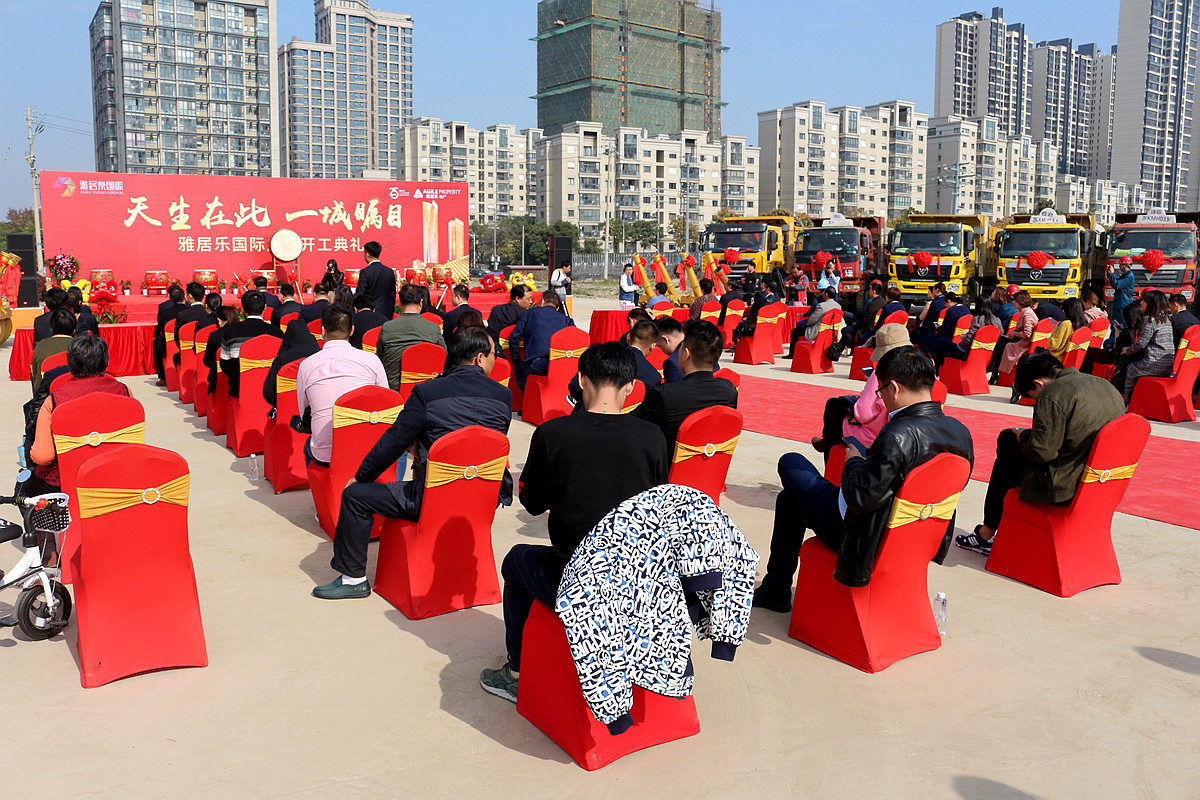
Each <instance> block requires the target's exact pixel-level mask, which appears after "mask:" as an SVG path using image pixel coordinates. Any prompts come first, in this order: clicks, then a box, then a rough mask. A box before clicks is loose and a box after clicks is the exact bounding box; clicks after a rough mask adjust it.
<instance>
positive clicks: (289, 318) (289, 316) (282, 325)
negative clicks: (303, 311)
mask: <svg viewBox="0 0 1200 800" xmlns="http://www.w3.org/2000/svg"><path fill="white" fill-rule="evenodd" d="M298 319H300V312H299V311H289V312H288V313H286V314H284V315H283V316H282V317H280V318H279V330H281V331H286V330H287V328H288V325H291V324H292V322H293V321H294V320H298Z"/></svg>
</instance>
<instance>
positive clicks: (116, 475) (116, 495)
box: [75, 398, 208, 689]
mask: <svg viewBox="0 0 1200 800" xmlns="http://www.w3.org/2000/svg"><path fill="white" fill-rule="evenodd" d="M88 399H90V398H88ZM188 482H189V476H188V465H187V462H186V461H184V460H183V458H182V457H181V456H179V455H178V454H176V453H172V452H171V451H169V450H163V449H161V448H158V447H148V446H147V445H144V444H127V445H123V446H120V447H117V448H114V449H112V450H109V451H108V452H105V453H98V454H96V455H94V456H92V457H91V458H89V459H88V460H87V462H86V463H85V464H84V465H83V466H82V467H80V468H79V474H78V476H77V481H76V491H77V492H78V495H79V498H78V500H79V520H80V530H81V534H82V535H81V544H80V552H79V571H78V574H77V575H76V580H75V603H76V608H77V615H76V619H77V620H78V624H79V663H80V670H81V672H82V683H83V686H84V688H88V689H90V688H93V687H96V686H103V685H104V684H106V683H109V682H110V681H115V680H117V679H119V678H124V677H127V676H129V675H136V674H138V673H141V672H148V671H150V670H158V669H168V668H172V667H204V666H208V653H207V649H206V647H205V643H204V625H203V622H202V621H201V619H200V601H199V596H198V594H197V591H196V573H195V570H194V569H193V567H192V557H191V552H190V550H189V547H188V509H187V506H188ZM148 559H149V560H148Z"/></svg>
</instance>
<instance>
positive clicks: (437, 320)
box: [421, 311, 442, 330]
mask: <svg viewBox="0 0 1200 800" xmlns="http://www.w3.org/2000/svg"><path fill="white" fill-rule="evenodd" d="M421 319H424V320H428V321H429V322H432V323H433V324H434V325H437V326H438V329H439V330H440V329H441V327H442V318H441V317H439V316H438V315H437V314H435V313H433V312H432V311H426V312H425V313H424V314H422V315H421Z"/></svg>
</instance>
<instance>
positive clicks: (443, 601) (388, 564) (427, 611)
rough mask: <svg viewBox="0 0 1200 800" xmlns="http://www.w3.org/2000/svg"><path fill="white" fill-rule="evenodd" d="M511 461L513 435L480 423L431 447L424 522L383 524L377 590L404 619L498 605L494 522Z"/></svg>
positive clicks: (376, 578) (396, 520) (422, 517)
mask: <svg viewBox="0 0 1200 800" xmlns="http://www.w3.org/2000/svg"><path fill="white" fill-rule="evenodd" d="M507 459H508V437H506V436H505V435H504V434H502V433H499V432H498V431H494V430H492V429H490V428H484V427H481V426H479V425H471V426H468V427H466V428H462V429H460V430H457V431H454V432H453V433H448V434H446V435H445V436H443V437H442V438H440V439H438V440H437V441H436V442H434V443H433V446H432V447H431V448H429V459H428V460H427V462H426V479H425V481H426V482H425V494H424V496H423V498H422V500H421V514H420V519H419V520H417V521H416V522H412V521H410V520H401V519H388V520H384V522H383V531H382V535H381V538H380V541H379V561H378V564H377V566H376V570H375V591H376V592H377V593H378V594H379V596H380V597H382V598H383V599H385V600H387V601H388V602H389V603H391V604H392V605H394V606H395V607H396V608H398V609H400V612H401V613H402V614H404V616H406V617H408V618H409V619H425V618H426V617H432V616H435V615H437V614H446V613H449V612H451V611H457V610H458V609H460V608H469V607H471V606H480V605H492V604H494V603H499V602H500V581H499V579H498V578H497V576H496V557H495V555H494V554H493V552H492V521H493V519H494V518H495V516H496V505H497V502H498V500H499V496H500V482H501V478H502V477H503V474H504V464H505V462H506V461H507ZM489 464H490V465H491V470H493V471H495V473H496V474H495V475H491V474H489V467H488V465H489ZM497 464H498V467H497ZM439 472H441V473H453V474H442V475H439Z"/></svg>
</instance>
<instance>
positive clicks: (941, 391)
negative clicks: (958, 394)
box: [929, 380, 950, 407]
mask: <svg viewBox="0 0 1200 800" xmlns="http://www.w3.org/2000/svg"><path fill="white" fill-rule="evenodd" d="M949 394H950V393H949V392H948V391H947V390H946V384H944V383H942V382H941V381H939V380H935V381H934V382H933V388H932V389H930V390H929V399H930V400H933V401H934V402H936V403H940V404H941V405H942V406H943V407H944V406H945V405H946V397H947V396H948V395H949Z"/></svg>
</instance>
